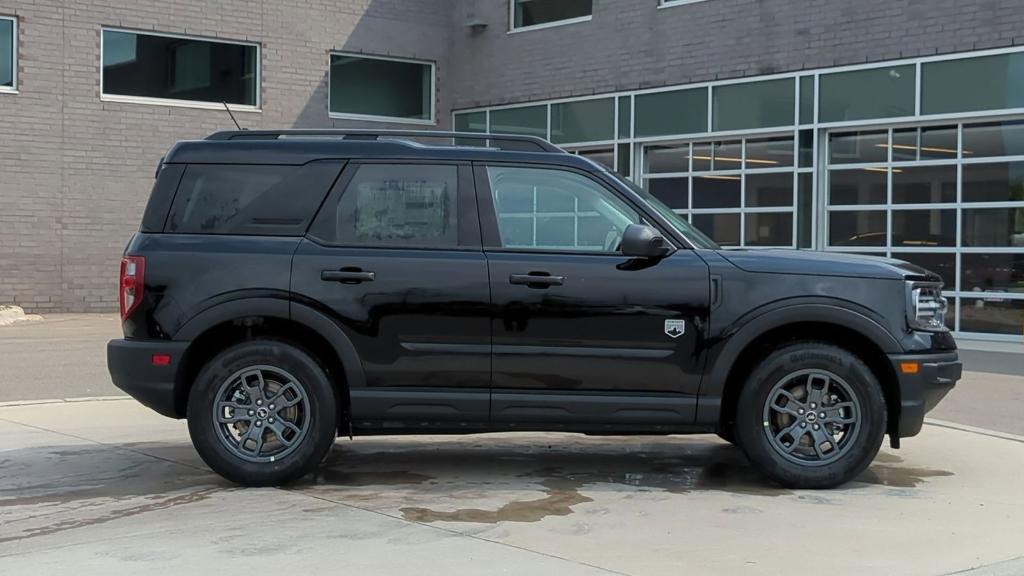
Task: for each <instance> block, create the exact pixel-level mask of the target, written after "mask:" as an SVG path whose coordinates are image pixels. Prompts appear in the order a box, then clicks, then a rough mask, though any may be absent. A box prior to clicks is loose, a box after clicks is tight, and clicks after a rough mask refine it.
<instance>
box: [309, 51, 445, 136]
mask: <svg viewBox="0 0 1024 576" xmlns="http://www.w3.org/2000/svg"><path fill="white" fill-rule="evenodd" d="M433 108H434V65H433V64H431V63H428V62H412V61H409V60H393V59H385V58H371V57H366V56H354V55H348V54H331V70H330V106H329V111H330V113H331V114H338V115H344V116H354V117H368V118H370V119H374V118H381V119H389V120H397V121H420V122H433V120H434V109H433Z"/></svg>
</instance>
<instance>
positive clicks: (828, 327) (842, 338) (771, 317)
mask: <svg viewBox="0 0 1024 576" xmlns="http://www.w3.org/2000/svg"><path fill="white" fill-rule="evenodd" d="M797 340H813V341H821V342H827V343H829V344H833V345H836V346H839V347H841V348H844V349H847V350H849V351H850V352H852V353H853V354H856V355H857V356H858V357H859V358H861V360H863V361H864V363H865V364H867V365H868V368H870V369H871V371H872V372H873V373H874V374H875V377H876V378H878V381H879V383H880V384H881V386H882V392H883V394H884V396H885V402H886V409H887V412H888V414H887V416H888V424H887V428H888V430H887V432H888V433H890V435H891V436H892V437H895V436H894V435H895V431H896V430H898V427H899V416H900V391H899V382H898V379H897V375H896V373H895V372H894V371H893V367H892V364H891V362H889V359H888V354H895V353H899V352H901V351H902V348H901V347H900V344H899V342H898V341H897V340H896V338H894V337H893V336H892V334H890V333H889V332H888V331H887V330H886V329H885V328H883V327H882V326H881V325H879V324H878V323H877V322H875V321H874V320H872V319H871V318H869V317H867V316H866V315H864V314H861V313H859V312H857V311H854V310H850V309H848V308H842V307H840V306H836V305H827V304H813V305H795V306H787V307H784V308H780V309H776V310H773V311H770V312H767V313H765V314H762V315H760V316H758V317H756V318H754V319H752V320H750V321H749V322H747V323H746V324H745V325H744V326H743V327H742V328H740V329H739V330H738V331H736V332H735V333H734V334H733V335H732V336H731V337H730V338H729V340H728V341H727V343H726V344H725V346H724V347H723V349H722V351H721V352H720V353H719V354H718V355H717V356H716V357H715V359H714V360H713V361H712V362H713V363H712V365H711V366H709V370H708V372H707V376H706V378H707V380H706V381H705V382H704V384H703V385H702V386H701V392H700V400H699V404H698V419H699V422H701V423H705V424H712V425H715V426H717V427H718V429H719V430H729V429H731V426H732V424H733V422H734V420H735V415H736V402H737V400H738V398H739V392H740V390H741V389H742V388H743V385H744V383H745V382H746V378H747V376H748V375H749V373H750V371H751V370H753V368H754V366H756V364H757V363H758V362H759V361H760V360H761V359H762V358H764V357H765V356H766V355H767V354H768V353H769V352H770V351H771V350H773V349H775V348H777V347H778V346H779V344H782V343H786V342H793V341H797Z"/></svg>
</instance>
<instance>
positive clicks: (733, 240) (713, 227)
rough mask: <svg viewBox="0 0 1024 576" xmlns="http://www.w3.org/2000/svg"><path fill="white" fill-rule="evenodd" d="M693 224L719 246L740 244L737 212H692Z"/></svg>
mask: <svg viewBox="0 0 1024 576" xmlns="http://www.w3.org/2000/svg"><path fill="white" fill-rule="evenodd" d="M693 225H694V226H696V227H697V229H698V230H700V231H701V232H703V233H705V234H707V235H708V236H709V237H710V238H711V239H712V240H714V241H715V242H716V243H717V244H718V245H719V246H739V245H740V215H739V214H694V215H693Z"/></svg>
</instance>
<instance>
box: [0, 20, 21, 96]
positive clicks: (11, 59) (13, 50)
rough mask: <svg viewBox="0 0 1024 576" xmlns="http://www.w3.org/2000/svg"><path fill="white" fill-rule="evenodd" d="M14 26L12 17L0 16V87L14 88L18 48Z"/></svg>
mask: <svg viewBox="0 0 1024 576" xmlns="http://www.w3.org/2000/svg"><path fill="white" fill-rule="evenodd" d="M14 26H15V24H14V20H13V19H11V18H0V88H15V84H14V76H15V71H16V70H17V69H18V62H17V54H18V50H17V41H16V39H15V31H14Z"/></svg>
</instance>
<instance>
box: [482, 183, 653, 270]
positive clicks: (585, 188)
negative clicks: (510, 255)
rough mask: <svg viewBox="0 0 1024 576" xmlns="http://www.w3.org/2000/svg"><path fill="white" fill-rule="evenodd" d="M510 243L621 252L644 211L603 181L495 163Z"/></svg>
mask: <svg viewBox="0 0 1024 576" xmlns="http://www.w3.org/2000/svg"><path fill="white" fill-rule="evenodd" d="M487 175H488V178H489V179H490V184H491V195H492V197H493V199H494V207H495V211H496V215H497V218H498V233H499V235H500V236H501V244H502V246H503V247H505V248H536V249H548V250H579V251H586V252H601V253H614V252H618V250H619V244H620V243H621V240H622V233H623V232H624V231H625V229H626V227H627V226H629V225H630V224H637V223H639V222H640V215H639V214H637V213H636V211H635V210H633V209H632V208H630V207H629V206H628V205H626V204H625V203H624V202H623V201H622V200H619V199H618V198H617V197H616V196H615V195H614V194H613V193H612V192H611V191H609V190H607V189H605V188H604V187H603V186H601V185H600V184H598V183H597V182H595V181H593V180H591V179H589V178H587V177H586V176H583V175H581V174H577V173H575V172H567V171H564V170H543V169H535V168H513V167H497V166H489V167H488V168H487Z"/></svg>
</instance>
